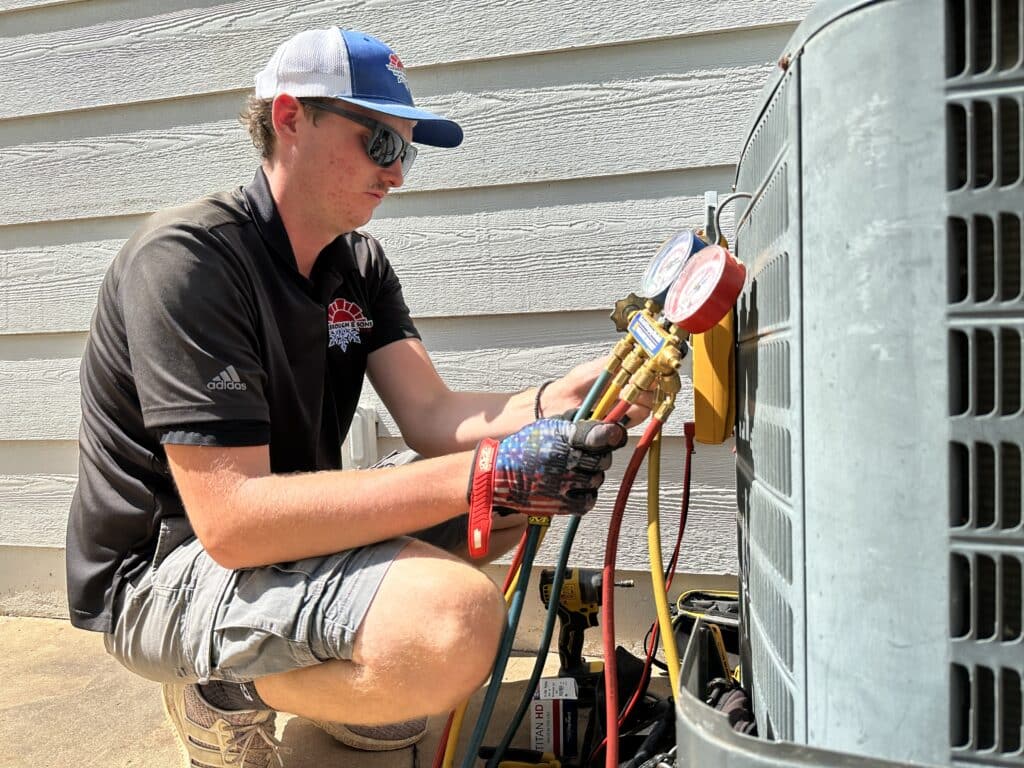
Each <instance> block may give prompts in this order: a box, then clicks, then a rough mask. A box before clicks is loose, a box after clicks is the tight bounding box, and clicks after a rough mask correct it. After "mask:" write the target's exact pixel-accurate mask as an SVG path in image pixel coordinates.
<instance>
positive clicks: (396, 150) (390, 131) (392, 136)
mask: <svg viewBox="0 0 1024 768" xmlns="http://www.w3.org/2000/svg"><path fill="white" fill-rule="evenodd" d="M299 101H301V102H302V103H303V104H305V105H306V106H307V107H313V108H314V109H322V110H323V111H324V112H330V113H332V114H335V115H338V116H339V117H344V118H345V119H346V120H351V121H352V122H353V123H359V125H362V126H365V127H366V128H369V129H370V130H371V131H373V133H371V134H370V138H369V140H368V141H367V142H366V155H367V157H369V158H370V159H371V160H373V162H375V163H376V164H377V165H379V166H381V167H382V168H387V167H388V166H389V165H391V164H392V163H393V162H395V160H399V159H401V161H402V175H403V176H408V175H409V169H411V168H412V162H413V160H415V159H416V147H414V146H413V145H412V144H410V143H409V142H407V141H406V140H405V139H403V138H402V135H401V134H400V133H399V132H398V131H396V130H395V129H394V128H392V127H391V126H389V125H386V124H385V123H382V122H380V121H379V120H374V119H373V118H372V117H367V116H366V115H362V114H360V113H358V112H353V111H352V110H349V109H345V108H344V107H336V106H334V105H333V104H325V103H322V102H319V101H305V100H303V99H299Z"/></svg>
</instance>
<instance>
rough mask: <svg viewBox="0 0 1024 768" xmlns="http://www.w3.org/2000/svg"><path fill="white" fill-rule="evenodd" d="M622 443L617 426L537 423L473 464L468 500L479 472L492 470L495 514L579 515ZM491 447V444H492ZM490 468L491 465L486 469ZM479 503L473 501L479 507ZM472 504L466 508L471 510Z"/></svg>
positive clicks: (623, 435)
mask: <svg viewBox="0 0 1024 768" xmlns="http://www.w3.org/2000/svg"><path fill="white" fill-rule="evenodd" d="M625 444H626V430H625V428H624V427H622V426H621V425H619V424H604V423H602V422H600V421H580V422H577V423H575V424H573V423H572V422H570V421H566V420H564V419H541V420H540V421H535V422H533V423H532V424H528V425H527V426H525V427H523V428H522V429H521V430H519V431H518V432H516V433H515V434H514V435H510V436H509V437H506V438H505V439H504V440H502V441H501V442H500V443H498V444H497V446H496V450H494V451H493V453H494V456H493V460H490V461H481V460H480V458H481V451H484V450H485V449H486V445H485V443H483V442H482V443H481V445H480V447H478V449H477V460H476V461H474V463H473V467H474V478H472V479H471V484H470V487H471V494H470V495H471V497H472V496H473V490H472V489H474V488H475V487H480V488H481V489H483V488H486V486H487V485H488V483H486V482H484V483H480V482H478V480H480V479H482V478H479V477H477V476H478V475H479V474H480V473H481V472H487V471H491V472H492V473H493V474H492V477H493V480H492V482H491V483H490V484H489V485H490V491H491V508H492V509H493V511H494V512H497V513H499V514H511V513H515V512H521V513H523V514H527V515H545V516H550V515H582V514H583V513H584V512H588V511H590V510H591V509H593V507H594V504H595V503H596V502H597V489H598V488H599V487H600V486H601V483H603V482H604V473H605V470H606V469H608V467H610V466H611V464H612V456H611V454H612V451H614V450H616V449H617V448H621V447H622V446H623V445H625ZM491 445H493V443H492V444H491ZM488 465H490V466H488ZM482 501H483V499H479V498H477V499H473V498H471V502H473V504H480V502H482ZM473 504H471V506H473Z"/></svg>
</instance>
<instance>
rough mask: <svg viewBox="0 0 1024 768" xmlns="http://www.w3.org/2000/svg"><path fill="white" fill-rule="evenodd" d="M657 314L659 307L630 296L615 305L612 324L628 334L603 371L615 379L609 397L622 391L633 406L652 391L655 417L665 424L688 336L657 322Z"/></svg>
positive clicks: (617, 345) (649, 301)
mask: <svg viewBox="0 0 1024 768" xmlns="http://www.w3.org/2000/svg"><path fill="white" fill-rule="evenodd" d="M660 312H661V307H660V306H658V304H656V303H655V302H653V301H651V300H649V299H648V300H646V301H644V300H643V299H641V298H639V297H638V296H637V295H636V294H632V293H631V294H630V295H629V296H627V297H626V298H625V299H622V300H620V301H617V302H616V303H615V310H614V311H613V312H612V316H611V317H612V321H613V322H614V323H615V327H616V328H617V329H618V330H619V331H624V332H627V333H626V335H625V336H623V338H622V339H620V340H619V342H618V343H617V344H616V345H615V349H614V350H612V357H611V359H610V360H609V361H608V365H607V366H606V370H607V371H608V373H609V374H610V375H612V376H613V377H614V378H613V379H612V381H611V386H610V387H609V391H608V394H609V395H611V397H612V398H614V397H617V396H618V394H619V393H620V392H621V393H622V399H623V400H625V401H626V402H628V403H630V404H633V403H636V402H637V400H638V399H639V398H640V394H641V393H642V392H652V391H653V392H655V403H654V417H655V418H657V419H658V420H659V421H662V422H664V420H665V419H666V418H668V415H669V413H671V411H672V409H673V407H674V404H675V397H676V394H677V393H678V392H679V390H680V388H681V384H680V381H679V366H680V365H681V364H682V361H683V356H684V352H683V351H682V350H683V344H684V343H685V341H686V337H687V334H686V332H685V331H683V330H682V329H681V328H678V327H677V326H675V325H672V324H669V323H668V322H667V321H664V320H659V319H658V315H659V314H660ZM613 393H614V394H613ZM609 403H610V401H606V402H605V403H603V405H607V404H609Z"/></svg>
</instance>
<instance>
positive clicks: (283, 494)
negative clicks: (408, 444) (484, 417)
mask: <svg viewBox="0 0 1024 768" xmlns="http://www.w3.org/2000/svg"><path fill="white" fill-rule="evenodd" d="M165 448H166V451H167V460H168V463H169V465H170V468H171V473H172V474H173V476H174V480H175V482H176V483H177V486H178V491H179V493H180V495H181V499H182V501H183V503H184V505H185V509H186V511H187V513H188V516H189V520H190V521H191V522H192V527H193V529H194V530H195V532H196V535H197V536H198V538H199V540H200V541H201V542H202V544H203V547H204V548H205V549H206V550H207V551H208V552H209V553H210V556H211V557H213V559H214V560H216V561H217V562H218V563H220V564H221V565H222V566H224V567H225V568H247V567H253V566H258V565H267V564H269V563H279V562H287V561H291V560H298V559H301V558H304V557H313V556H317V555H325V554H330V553H332V552H338V551H340V550H343V549H349V548H351V547H357V546H361V545H363V544H370V543H373V542H378V541H383V540H385V539H388V538H391V537H393V536H397V535H401V534H405V533H410V532H412V531H416V530H420V529H422V528H426V527H428V526H431V525H434V524H436V523H440V522H443V521H444V520H447V519H449V518H452V517H455V516H456V515H458V514H461V513H463V512H465V511H466V488H467V483H468V478H469V471H470V463H471V461H472V454H471V453H458V454H453V455H449V456H445V457H442V458H438V459H431V460H428V461H421V462H415V463H413V464H409V465H406V466H402V467H390V468H386V469H374V470H359V471H343V470H339V471H327V472H310V473H304V474H291V475H282V474H277V475H274V474H270V456H269V449H268V447H267V446H265V445H263V446H250V447H242V448H218V447H210V446H194V445H166V446H165Z"/></svg>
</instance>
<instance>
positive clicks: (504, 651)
mask: <svg viewBox="0 0 1024 768" xmlns="http://www.w3.org/2000/svg"><path fill="white" fill-rule="evenodd" d="M540 531H541V526H540V525H533V524H531V525H529V526H527V533H526V544H525V546H524V547H523V562H522V564H521V565H520V566H519V581H518V582H517V583H516V589H515V592H513V593H512V601H511V603H510V604H509V608H508V621H507V623H506V626H505V631H504V632H503V633H502V635H501V646H500V647H499V648H498V656H497V658H496V659H495V660H494V670H493V671H492V672H491V682H490V683H489V684H488V686H487V693H486V694H484V701H483V704H481V705H480V715H479V716H478V717H477V720H476V725H475V726H474V727H473V735H472V736H471V737H470V740H469V747H468V749H467V751H466V756H465V757H464V758H463V760H462V768H473V765H474V764H475V763H476V758H477V753H478V752H479V751H480V745H481V744H483V742H484V733H485V732H486V731H487V724H488V723H489V722H490V721H491V715H492V714H493V713H494V705H495V703H496V702H497V700H498V691H499V689H500V688H501V679H502V677H504V675H505V667H506V666H508V658H509V656H511V655H512V642H513V640H515V636H516V628H517V627H518V626H519V617H520V616H521V615H522V613H523V602H524V601H525V597H526V588H527V587H528V586H529V583H530V571H531V570H532V569H533V558H534V555H536V554H537V545H538V543H539V542H540ZM556 605H557V603H556Z"/></svg>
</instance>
